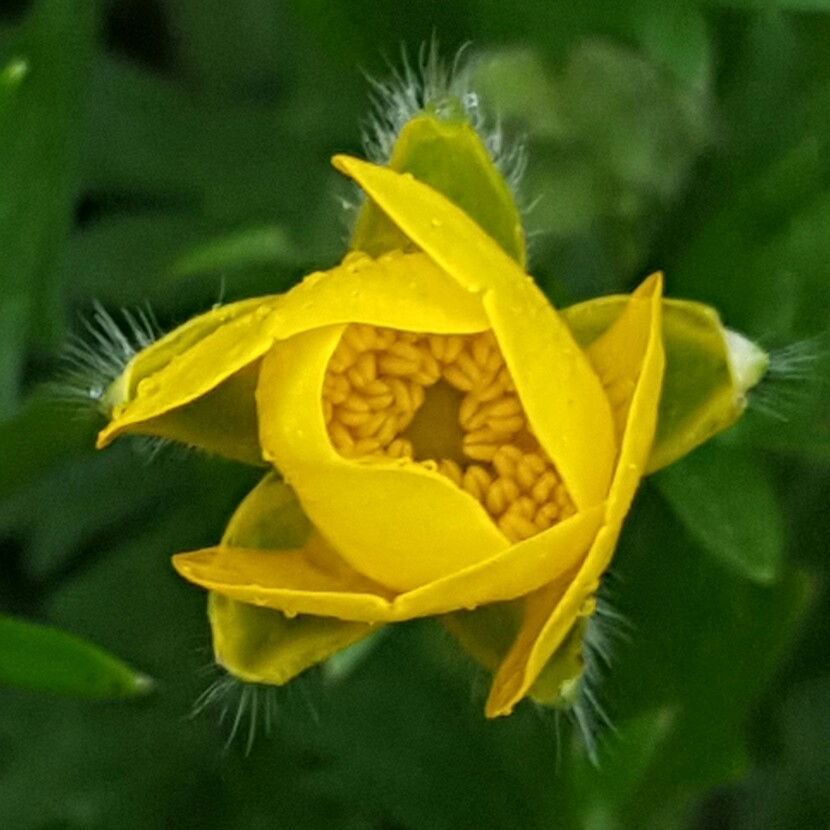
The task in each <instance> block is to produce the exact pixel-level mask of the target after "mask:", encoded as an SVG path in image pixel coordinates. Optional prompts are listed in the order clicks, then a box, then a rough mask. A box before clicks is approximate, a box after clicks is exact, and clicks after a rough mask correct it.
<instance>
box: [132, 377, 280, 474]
mask: <svg viewBox="0 0 830 830" xmlns="http://www.w3.org/2000/svg"><path fill="white" fill-rule="evenodd" d="M258 377H259V362H257V363H254V364H251V365H250V366H246V367H245V368H244V369H242V370H241V371H239V372H237V373H236V374H235V375H231V376H230V377H229V378H228V379H227V380H224V381H222V383H220V384H219V385H218V386H216V388H215V389H212V390H211V391H210V392H208V393H207V394H206V395H203V396H202V397H201V398H198V399H196V400H195V401H193V402H191V403H189V404H187V406H181V407H179V408H178V409H172V410H170V411H169V412H165V413H164V415H160V416H159V417H158V418H152V419H151V420H148V421H144V422H143V423H142V424H140V425H138V426H136V427H135V428H134V429H132V430H131V431H132V432H134V433H135V434H137V435H150V436H153V437H156V438H166V439H169V440H171V441H176V442H178V443H180V444H187V445H189V446H192V447H197V448H198V449H200V450H205V451H206V452H209V453H212V454H213V455H220V456H222V458H229V459H231V460H233V461H241V462H242V463H243V464H251V465H253V466H264V465H265V462H264V461H263V459H262V450H261V448H260V446H259V427H258V421H257V412H256V399H255V392H256V384H257V379H258Z"/></svg>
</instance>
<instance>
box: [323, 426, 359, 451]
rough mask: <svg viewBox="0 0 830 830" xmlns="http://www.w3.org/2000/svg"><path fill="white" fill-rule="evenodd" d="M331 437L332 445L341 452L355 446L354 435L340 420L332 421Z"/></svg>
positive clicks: (330, 427)
mask: <svg viewBox="0 0 830 830" xmlns="http://www.w3.org/2000/svg"><path fill="white" fill-rule="evenodd" d="M329 435H330V436H331V440H332V443H333V444H334V446H335V447H337V449H338V450H340V452H343V450H346V449H348V448H350V447H353V446H354V438H352V434H351V433H350V432H349V430H347V429H346V427H345V426H344V425H343V424H342V423H341V422H340V421H339V420H335V421H332V423H331V425H330V426H329Z"/></svg>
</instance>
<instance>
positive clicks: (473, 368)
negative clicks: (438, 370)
mask: <svg viewBox="0 0 830 830" xmlns="http://www.w3.org/2000/svg"><path fill="white" fill-rule="evenodd" d="M455 365H456V366H458V368H459V369H461V371H462V372H463V373H464V374H465V375H466V376H467V377H468V378H469V379H470V380H471V381H472V382H473V386H476V385H477V384H478V383H479V381H480V380H481V376H482V371H481V367H480V366H479V365H478V364H477V363H476V362H475V360H473V357H472V355H471V354H470V353H469V352H468V351H463V352H461V354H459V355H458V357H457V358H456V360H455Z"/></svg>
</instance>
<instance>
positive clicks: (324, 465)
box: [257, 326, 508, 590]
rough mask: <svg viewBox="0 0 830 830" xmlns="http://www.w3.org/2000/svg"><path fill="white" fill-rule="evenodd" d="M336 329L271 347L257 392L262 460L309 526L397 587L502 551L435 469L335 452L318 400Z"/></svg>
mask: <svg viewBox="0 0 830 830" xmlns="http://www.w3.org/2000/svg"><path fill="white" fill-rule="evenodd" d="M341 332H342V327H341V326H330V327H328V328H324V329H317V330H315V331H309V332H305V333H304V334H298V335H297V336H295V337H292V338H290V339H288V340H285V341H283V342H280V343H277V344H276V345H275V346H274V348H273V349H272V350H271V352H270V353H269V354H268V355H267V357H266V358H265V360H264V361H263V364H262V370H261V373H260V382H259V388H258V390H257V399H258V405H259V415H260V440H261V443H262V447H263V451H264V453H265V456H266V458H267V459H268V460H269V461H271V462H272V463H273V464H274V465H275V466H276V467H277V468H278V469H279V470H280V472H281V473H282V474H283V476H284V477H285V479H286V481H287V482H288V483H289V484H290V485H291V486H292V487H293V488H294V489H295V490H296V492H297V495H298V496H299V498H300V502H301V503H302V506H303V510H304V511H305V512H306V514H307V515H308V517H309V518H310V519H311V521H312V522H313V524H314V525H315V526H316V527H317V528H318V529H319V530H320V532H321V533H322V534H323V535H324V536H326V537H327V538H328V539H329V540H330V541H331V542H332V544H334V545H335V546H336V547H337V550H338V551H339V552H340V554H341V555H342V556H343V558H344V559H346V560H347V561H348V562H349V563H350V564H351V565H352V566H353V567H354V568H355V569H356V570H358V571H360V572H361V573H364V574H366V575H367V576H369V577H371V578H372V579H374V580H376V581H377V582H380V583H382V584H384V585H387V586H389V587H390V588H394V589H396V590H407V589H409V588H414V587H417V586H418V585H423V584H424V583H426V582H430V581H432V580H435V579H438V578H439V577H441V576H442V575H444V574H446V573H448V572H454V571H458V570H461V569H462V568H464V567H466V566H467V565H471V564H473V563H475V562H479V561H482V560H485V559H488V558H489V557H491V556H493V555H495V554H496V553H498V552H499V551H501V550H504V549H505V548H506V547H508V542H507V539H506V538H505V537H504V536H503V535H502V533H501V532H500V531H499V530H498V528H497V527H496V525H495V524H494V523H493V521H492V520H491V519H490V517H489V516H488V514H487V513H486V511H485V510H484V508H483V507H482V505H481V504H480V503H479V502H477V501H476V500H475V499H474V498H473V497H472V496H470V495H469V494H468V493H465V492H464V491H463V490H461V489H460V488H458V487H456V486H455V485H454V484H453V483H452V482H451V481H450V480H449V479H447V478H445V477H444V476H442V475H439V474H438V473H437V472H433V471H430V470H428V469H426V468H425V467H424V466H422V465H419V464H415V463H413V462H411V461H407V460H405V459H403V460H400V461H387V462H385V463H379V462H378V463H371V462H363V463H361V462H357V461H348V460H346V459H344V458H343V457H342V456H340V454H339V453H337V451H336V450H335V449H334V447H333V446H332V444H331V442H330V440H329V437H328V433H327V431H326V425H325V421H324V418H323V408H322V403H321V401H322V388H323V378H324V376H325V370H326V366H327V365H328V361H329V359H330V357H331V354H332V352H333V351H334V348H335V346H336V345H337V343H338V341H339V339H340V335H341Z"/></svg>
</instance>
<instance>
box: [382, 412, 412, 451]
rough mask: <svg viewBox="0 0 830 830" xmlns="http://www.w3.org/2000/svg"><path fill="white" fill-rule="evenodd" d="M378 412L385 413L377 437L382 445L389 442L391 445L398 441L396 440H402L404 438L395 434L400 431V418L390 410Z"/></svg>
mask: <svg viewBox="0 0 830 830" xmlns="http://www.w3.org/2000/svg"><path fill="white" fill-rule="evenodd" d="M378 414H379V415H383V416H384V419H383V423H382V424H381V426H380V427H379V428H378V431H377V433H376V435H375V438H377V439H378V441H380V443H381V444H382V445H384V446H386V445H387V444H388V445H389V446H390V447H391V446H392V444H394V443H396V441H402V440H403V439H401V438H397V439H396V438H395V436H396V435H398V434H399V432H400V430H399V428H398V419H397V418H396V417H395V416H394V415H391V414H390V413H388V412H379V413H378ZM407 443H409V442H407Z"/></svg>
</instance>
